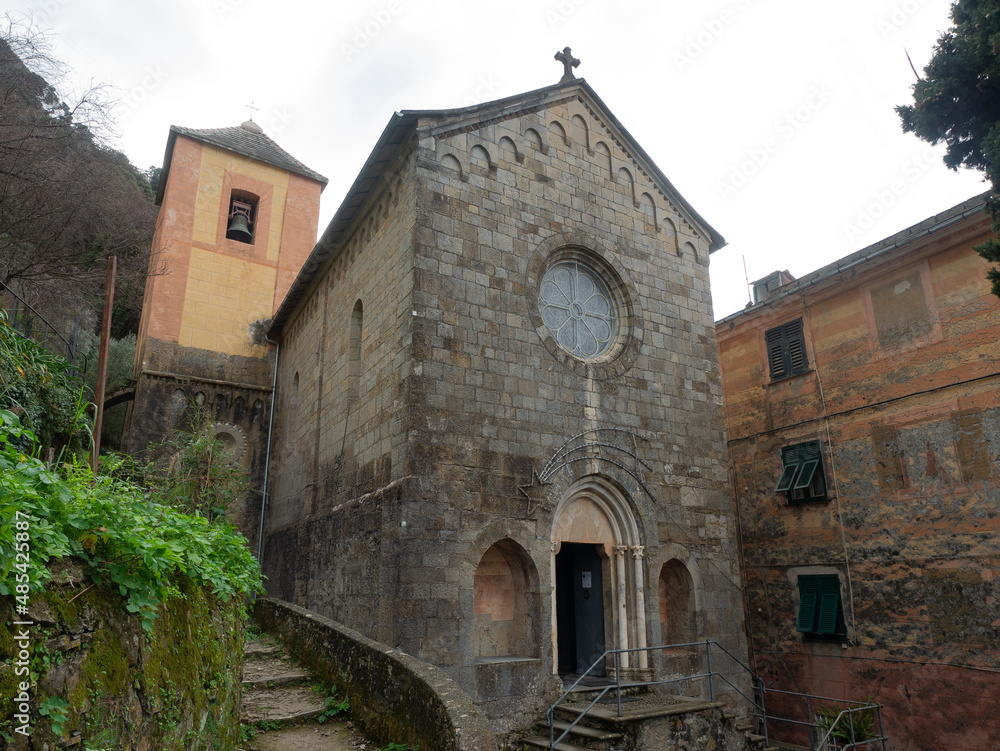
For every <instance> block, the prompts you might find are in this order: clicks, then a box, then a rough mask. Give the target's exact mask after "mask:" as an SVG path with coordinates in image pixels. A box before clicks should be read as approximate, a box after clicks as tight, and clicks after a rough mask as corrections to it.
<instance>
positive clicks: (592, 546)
mask: <svg viewBox="0 0 1000 751" xmlns="http://www.w3.org/2000/svg"><path fill="white" fill-rule="evenodd" d="M551 542H552V581H553V583H554V586H553V591H552V616H553V629H552V648H553V666H552V669H553V672H554V673H559V672H576V671H574V670H572V669H571V668H572V666H573V665H574V664H575V665H577V666H582V665H583V663H585V662H587V659H589V658H590V657H592V656H594V654H595V652H594V649H595V648H594V647H593V645H592V641H593V639H594V638H603V640H604V649H611V648H618V649H629V648H630V646H631V647H635V648H639V649H644V648H645V647H646V613H645V608H646V606H645V575H644V569H643V565H642V558H643V552H644V548H643V546H642V545H641V544H640V539H639V528H638V525H637V523H636V520H635V514H634V513H633V512H632V508H631V505H630V504H629V502H628V500H627V498H626V496H625V494H624V493H623V492H622V491H621V490H620V489H619V488H618V487H617V486H616V485H614V484H612V483H611V482H610V481H608V480H606V479H605V478H603V477H600V476H597V475H594V476H589V477H586V478H584V479H582V480H580V481H578V482H576V483H574V484H573V485H572V486H571V487H570V488H569V489H568V490H567V492H566V493H565V494H564V496H563V500H562V501H561V502H560V503H559V505H558V506H557V508H556V511H555V515H554V518H553V523H552V537H551ZM564 548H565V553H564V552H563V551H564ZM598 558H600V559H601V561H602V562H601V563H600V564H598V563H597V559H598ZM557 559H558V560H557ZM598 565H600V570H599V571H598V570H596V567H597V566H598ZM598 574H599V575H600V589H599V590H598V589H597V587H598V582H597V580H596V579H597V575H598ZM588 590H589V592H588ZM598 597H600V612H598V609H597V608H596V607H595V606H594V604H593V602H586V603H582V602H581V598H588V599H597V598H598ZM568 618H573V619H577V620H578V619H585V620H587V621H593V620H594V619H596V618H603V620H604V623H605V624H606V625H607V628H605V629H604V630H603V632H600V633H602V634H603V637H595V636H594V634H595V633H598V632H599V629H598V628H597V627H596V625H595V624H592V623H591V626H593V627H592V628H590V627H585V628H583V629H581V628H580V625H579V623H574V626H573V629H572V632H571V631H570V629H569V628H568V627H567V624H566V620H567V619H568ZM560 620H561V621H562V625H561V626H560ZM574 637H576V638H578V639H589V640H591V641H590V642H588V645H589V646H588V647H586V648H584V647H582V646H581V645H578V644H577V643H575V642H574V641H573V639H574ZM560 648H562V649H563V650H564V652H565V650H566V649H567V648H569V649H574V650H576V655H575V656H570V657H569V658H568V657H567V655H566V654H565V653H564V654H563V655H562V656H560ZM602 651H603V650H601V649H598V650H597V652H596V655H600V653H601V652H602ZM632 663H636V665H635V667H637V668H639V669H640V670H646V669H647V667H648V664H649V663H648V655H647V654H646V653H645V652H639V653H638V657H637V659H633V658H632V656H631V655H629V654H628V653H625V654H622V655H621V657H620V662H619V665H620V667H621V668H622V670H623V672H624V671H626V670H631V665H632ZM633 672H634V671H633Z"/></svg>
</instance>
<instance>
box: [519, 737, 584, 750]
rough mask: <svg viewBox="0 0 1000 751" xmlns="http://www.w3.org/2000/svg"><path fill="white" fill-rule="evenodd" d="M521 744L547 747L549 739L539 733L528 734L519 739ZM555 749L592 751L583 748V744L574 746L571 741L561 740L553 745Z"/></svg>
mask: <svg viewBox="0 0 1000 751" xmlns="http://www.w3.org/2000/svg"><path fill="white" fill-rule="evenodd" d="M521 746H522V747H524V746H531V747H532V748H548V747H549V739H548V738H543V737H542V736H540V735H529V736H528V737H527V738H522V739H521ZM553 748H554V749H556V751H593V749H589V748H584V747H583V746H575V745H573V744H572V743H567V742H566V741H563V742H562V743H557V744H556V745H555V746H553Z"/></svg>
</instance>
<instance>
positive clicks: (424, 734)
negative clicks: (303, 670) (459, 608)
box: [253, 598, 498, 751]
mask: <svg viewBox="0 0 1000 751" xmlns="http://www.w3.org/2000/svg"><path fill="white" fill-rule="evenodd" d="M253 618H254V620H255V621H257V623H259V624H260V625H261V627H262V628H264V629H266V630H267V631H270V632H271V633H273V634H276V635H278V636H280V637H281V639H282V640H284V643H285V646H286V648H287V649H288V651H289V652H291V653H292V654H293V655H294V656H295V657H296V658H297V659H298V660H300V661H301V662H302V663H303V664H305V665H307V666H308V667H309V668H310V669H311V670H312V671H313V673H314V674H315V675H317V676H319V677H321V678H322V679H324V680H327V681H329V682H330V683H333V684H336V686H337V688H338V693H339V694H340V695H346V697H347V698H348V700H349V701H350V703H351V717H352V719H353V720H354V721H355V722H357V723H358V724H359V725H360V726H361V727H362V728H363V729H364V731H365V733H366V734H368V735H369V736H371V737H374V738H376V739H378V740H379V741H381V742H384V743H388V742H404V743H408V744H409V745H411V746H414V747H416V746H419V747H420V748H421V749H434V750H435V751H494V750H495V749H497V748H498V744H497V741H496V739H495V737H494V734H493V731H492V730H491V729H490V727H489V725H488V723H487V721H486V719H485V718H484V717H482V716H481V715H480V713H479V711H478V710H477V709H476V707H475V705H474V704H473V702H472V699H471V698H470V697H469V696H468V695H467V694H466V693H465V692H464V691H463V690H462V689H461V687H459V685H458V684H457V683H455V681H453V680H452V679H451V678H449V677H448V676H447V675H445V674H444V672H443V671H442V670H441V669H440V668H437V667H435V666H433V665H429V664H427V663H425V662H422V661H420V660H418V659H416V658H415V657H412V656H410V655H408V654H406V653H404V652H398V651H396V650H395V649H391V648H389V647H387V646H386V645H384V644H380V643H378V642H376V641H372V640H371V639H368V638H366V637H364V636H362V635H361V634H359V633H358V632H357V631H354V630H352V629H349V628H347V627H346V626H342V625H341V624H339V623H336V622H335V621H332V620H330V619H329V618H325V617H323V616H321V615H317V614H316V613H311V612H309V611H308V610H305V609H303V608H300V607H297V606H295V605H292V604H290V603H287V602H282V601H280V600H275V599H272V598H261V599H259V600H257V601H256V602H255V603H254V608H253Z"/></svg>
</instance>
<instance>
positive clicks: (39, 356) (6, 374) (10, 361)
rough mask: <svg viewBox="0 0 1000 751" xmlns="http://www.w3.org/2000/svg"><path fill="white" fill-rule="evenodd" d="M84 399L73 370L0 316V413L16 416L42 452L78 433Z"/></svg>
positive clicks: (4, 313) (78, 379) (59, 444)
mask: <svg viewBox="0 0 1000 751" xmlns="http://www.w3.org/2000/svg"><path fill="white" fill-rule="evenodd" d="M82 393H83V381H82V379H81V378H80V377H79V376H78V375H77V374H76V372H75V371H74V370H73V366H72V365H70V363H69V362H67V361H66V360H65V359H64V358H62V357H59V356H58V355H54V354H52V353H51V352H49V351H48V350H46V349H45V348H44V347H42V346H41V345H40V344H38V343H37V342H35V341H33V340H31V339H26V338H24V337H23V336H21V335H20V334H18V333H17V332H16V331H14V329H13V328H11V326H10V324H8V322H7V312H6V311H4V310H0V409H7V410H11V411H12V412H14V413H15V414H17V415H18V416H19V417H20V418H21V424H22V425H23V426H24V427H26V428H28V429H29V430H31V431H32V433H33V434H34V435H35V436H37V438H38V440H39V441H40V442H41V444H42V445H43V446H62V445H64V444H66V443H67V442H68V441H69V440H70V439H71V437H72V435H73V433H74V432H75V431H76V427H77V425H78V420H79V418H80V416H81V414H82V410H81V409H80V406H81V401H82V398H81V397H82Z"/></svg>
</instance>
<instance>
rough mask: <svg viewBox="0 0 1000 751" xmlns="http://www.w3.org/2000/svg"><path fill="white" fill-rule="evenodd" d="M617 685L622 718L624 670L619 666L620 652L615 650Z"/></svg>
mask: <svg viewBox="0 0 1000 751" xmlns="http://www.w3.org/2000/svg"><path fill="white" fill-rule="evenodd" d="M615 684H616V686H617V689H618V716H619V717H621V716H622V670H621V668H620V667H619V665H618V650H617V649H616V650H615Z"/></svg>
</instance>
